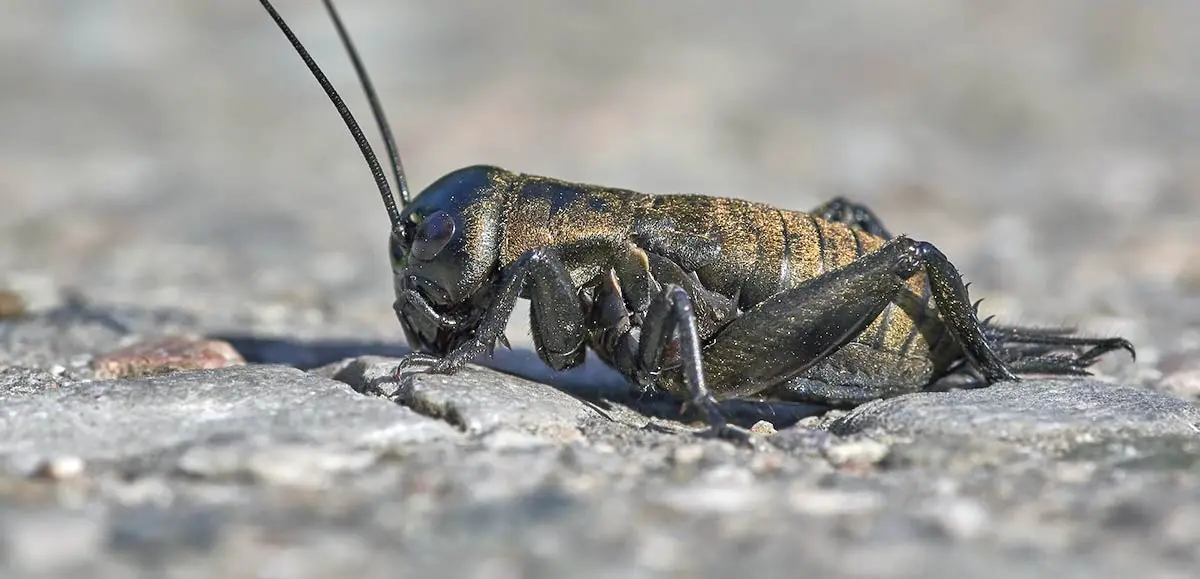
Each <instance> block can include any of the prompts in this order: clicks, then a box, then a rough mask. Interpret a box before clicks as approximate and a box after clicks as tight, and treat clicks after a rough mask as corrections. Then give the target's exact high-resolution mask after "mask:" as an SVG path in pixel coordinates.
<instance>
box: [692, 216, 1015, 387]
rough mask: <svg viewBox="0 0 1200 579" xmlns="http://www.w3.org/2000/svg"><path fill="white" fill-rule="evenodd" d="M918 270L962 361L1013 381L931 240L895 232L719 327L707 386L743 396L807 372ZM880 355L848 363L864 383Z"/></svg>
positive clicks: (878, 371)
mask: <svg viewBox="0 0 1200 579" xmlns="http://www.w3.org/2000/svg"><path fill="white" fill-rule="evenodd" d="M920 272H924V274H925V278H926V279H927V280H928V283H929V288H930V293H931V295H932V297H933V300H934V302H933V303H934V304H936V307H937V311H938V314H939V316H940V317H941V319H942V321H943V323H944V325H945V327H946V330H947V331H948V333H949V334H950V336H951V337H952V338H953V339H954V342H955V344H957V346H958V347H959V348H960V349H961V351H962V352H963V356H964V358H966V359H967V360H968V361H969V362H970V363H971V364H972V366H973V367H975V368H976V369H977V370H978V371H979V372H980V373H982V374H983V376H984V377H985V379H986V380H987V382H988V383H989V384H992V383H996V382H1000V381H1003V380H1015V379H1016V376H1015V375H1014V374H1013V373H1012V372H1011V371H1010V370H1009V369H1008V367H1007V366H1006V365H1005V364H1004V362H1003V361H1002V360H1001V359H1000V358H999V357H998V356H997V355H996V353H995V352H994V351H993V350H992V346H991V343H990V342H988V340H987V339H986V337H985V336H984V334H983V330H982V328H981V326H980V323H979V321H978V319H976V317H975V311H974V308H973V307H972V305H971V303H970V302H969V301H968V299H967V290H966V287H965V286H964V285H963V282H962V279H961V277H960V275H959V273H958V270H957V269H955V268H954V266H953V265H952V264H951V263H950V262H949V260H947V259H946V256H945V255H943V254H942V253H941V251H939V250H938V249H937V248H936V247H934V246H933V245H932V244H929V243H926V242H919V241H914V240H912V239H909V238H907V237H903V236H901V237H897V238H895V239H893V240H891V241H889V242H887V243H886V244H884V245H883V246H882V247H880V248H879V249H877V250H876V251H873V252H871V253H868V254H866V255H864V256H862V257H860V258H858V259H856V260H854V261H852V262H850V263H849V264H847V265H845V266H843V267H841V268H838V269H836V270H833V271H830V272H827V273H824V274H822V275H819V276H817V277H815V278H812V279H810V280H807V281H805V282H804V283H802V284H800V285H799V286H796V287H794V288H790V289H788V290H784V291H781V292H779V293H777V294H775V295H773V296H771V297H770V298H768V299H767V300H765V301H763V302H762V303H759V304H758V305H756V306H755V307H753V308H751V309H750V310H749V311H747V312H744V313H742V315H741V316H739V317H738V318H737V319H736V320H734V321H733V322H731V323H730V324H729V325H728V326H726V327H725V328H724V329H722V330H721V332H720V333H719V334H718V335H717V336H715V337H714V338H713V340H711V342H710V343H709V344H708V345H707V346H706V347H705V351H704V357H705V359H706V360H710V361H720V362H721V363H719V364H710V365H709V368H708V376H709V380H710V384H711V385H712V388H713V389H714V391H715V392H716V393H717V395H718V396H721V397H741V396H751V395H756V394H760V393H766V392H769V390H770V389H772V388H775V387H777V386H779V385H781V384H786V383H788V382H791V381H793V380H795V379H797V378H803V377H809V376H808V372H809V371H810V370H812V369H814V368H817V367H818V366H819V365H820V364H822V363H827V362H825V361H826V360H829V359H831V358H833V357H836V356H839V354H837V352H838V351H840V350H842V349H845V348H846V347H847V346H848V345H850V344H851V343H852V342H854V341H855V339H856V338H857V337H858V336H859V335H860V334H861V333H862V331H863V330H865V329H866V328H867V327H868V326H869V325H870V324H871V322H872V321H874V320H875V319H876V318H877V317H878V316H879V315H880V313H881V312H882V311H883V310H884V308H886V307H887V306H888V305H889V304H891V303H894V302H895V301H896V300H897V299H899V296H900V295H902V292H903V291H907V288H908V280H909V279H911V278H912V277H913V276H915V275H917V274H918V273H920ZM850 347H851V348H854V346H850ZM886 354H887V353H886V352H881V351H880V350H871V351H868V352H865V353H864V356H866V358H865V359H864V360H863V361H862V362H860V363H858V364H855V365H854V366H853V367H854V368H857V369H858V370H859V371H860V373H861V374H863V375H864V376H866V377H868V379H869V380H876V379H883V378H887V377H889V372H890V370H888V369H886V368H885V367H886V365H887V364H886V362H887V360H885V358H886ZM840 355H845V354H840ZM733 362H736V363H733ZM914 368H915V366H914ZM889 382H890V380H889ZM835 383H836V382H835ZM874 386H875V388H874V390H876V391H877V392H876V397H877V396H878V395H886V394H887V392H886V391H885V390H884V388H880V387H879V384H874ZM883 386H885V387H887V386H890V385H889V384H884V385H883ZM900 386H902V387H911V386H912V384H907V383H905V384H901V385H900ZM868 389H871V388H868ZM818 398H819V396H818ZM817 401H819V400H817Z"/></svg>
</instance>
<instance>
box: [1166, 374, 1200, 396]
mask: <svg viewBox="0 0 1200 579" xmlns="http://www.w3.org/2000/svg"><path fill="white" fill-rule="evenodd" d="M1159 384H1160V385H1161V387H1162V389H1163V390H1165V391H1167V392H1168V393H1169V394H1174V395H1175V396H1179V397H1180V398H1186V399H1189V400H1196V399H1200V369H1189V370H1180V371H1178V372H1172V373H1170V374H1167V375H1166V376H1164V377H1163V379H1162V382H1160V383H1159Z"/></svg>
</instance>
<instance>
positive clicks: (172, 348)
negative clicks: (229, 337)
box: [92, 336, 246, 380]
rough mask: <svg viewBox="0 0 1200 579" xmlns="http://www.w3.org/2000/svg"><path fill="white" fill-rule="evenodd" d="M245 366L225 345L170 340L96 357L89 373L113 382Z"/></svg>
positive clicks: (164, 339)
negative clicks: (115, 380) (123, 379)
mask: <svg viewBox="0 0 1200 579" xmlns="http://www.w3.org/2000/svg"><path fill="white" fill-rule="evenodd" d="M245 363H246V360H245V359H244V358H242V355H241V354H239V353H238V351H237V350H235V349H234V348H233V346H231V345H229V343H228V342H223V341H221V340H209V339H204V338H189V337H182V336H172V337H167V338H159V339H154V340H148V341H144V342H138V343H136V344H132V345H129V346H126V347H124V348H120V349H117V350H113V351H112V352H109V353H107V354H103V355H101V356H97V357H96V358H95V359H93V360H92V369H93V370H94V371H95V373H96V378H97V379H100V380H114V379H117V378H136V377H141V376H159V375H162V374H170V373H171V372H179V371H182V370H211V369H214V368H224V367H226V366H240V365H243V364H245Z"/></svg>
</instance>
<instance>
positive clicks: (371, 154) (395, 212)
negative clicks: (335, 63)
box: [259, 0, 400, 229]
mask: <svg viewBox="0 0 1200 579" xmlns="http://www.w3.org/2000/svg"><path fill="white" fill-rule="evenodd" d="M259 1H260V2H261V3H262V5H263V8H266V9H267V13H268V14H270V15H271V19H272V20H274V21H275V24H278V25H279V29H280V30H282V31H283V34H284V36H287V39H288V41H289V42H291V43H292V48H294V49H296V53H297V54H299V55H300V58H302V59H304V64H306V65H308V70H310V71H312V74H313V77H315V78H316V79H317V82H318V83H320V85H321V88H322V89H324V90H325V94H326V95H327V96H328V97H329V100H330V101H331V102H333V106H334V108H336V109H337V111H338V114H339V115H341V116H342V120H343V121H345V123H346V128H347V129H350V135H351V136H353V137H354V142H356V143H358V149H359V150H360V151H362V156H363V159H365V160H366V161H367V166H368V167H370V168H371V175H372V176H373V177H375V185H376V186H377V187H378V188H379V195H380V196H381V197H383V206H384V208H386V209H387V213H388V219H390V220H391V221H392V229H397V228H399V227H400V210H399V209H398V208H397V207H396V199H395V198H394V197H392V188H391V187H389V186H388V181H387V176H386V175H384V173H383V167H381V166H380V165H379V159H378V158H376V157H375V151H374V150H372V149H371V143H369V142H368V141H367V138H366V137H365V136H363V132H362V129H361V128H359V126H358V122H357V121H355V120H354V115H352V114H350V109H348V108H347V107H346V103H345V102H343V101H342V97H341V96H339V95H338V93H337V90H336V89H334V88H333V84H332V83H330V82H329V79H328V78H326V76H325V73H323V72H321V67H319V66H317V63H316V61H314V60H313V58H312V56H310V55H309V54H308V51H307V50H305V49H304V45H303V44H300V40H299V39H298V38H296V35H295V34H292V29H291V28H288V25H287V23H286V22H284V21H283V17H281V16H279V13H278V12H276V11H275V7H274V6H271V2H270V1H269V0H259Z"/></svg>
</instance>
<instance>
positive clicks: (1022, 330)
mask: <svg viewBox="0 0 1200 579" xmlns="http://www.w3.org/2000/svg"><path fill="white" fill-rule="evenodd" d="M983 332H984V335H985V336H986V337H987V339H988V341H990V342H991V343H992V345H993V347H995V348H996V352H997V353H998V354H999V355H1000V357H1001V359H1003V360H1005V362H1006V363H1007V364H1008V365H1009V367H1010V368H1011V369H1012V370H1013V371H1014V372H1017V373H1021V374H1065V375H1083V376H1086V375H1089V374H1091V372H1090V371H1089V370H1088V368H1089V367H1090V366H1091V365H1092V364H1094V363H1096V361H1097V360H1099V359H1100V357H1102V356H1104V355H1105V354H1108V353H1110V352H1114V351H1116V350H1125V351H1127V352H1129V354H1130V356H1132V357H1133V358H1134V359H1135V360H1136V359H1137V353H1136V351H1135V350H1134V348H1133V344H1131V343H1130V342H1129V340H1126V339H1125V338H1120V337H1112V338H1094V337H1089V336H1080V335H1077V334H1076V329H1075V328H1067V327H1046V328H1039V327H1023V326H1007V325H998V324H993V323H991V320H990V319H989V320H986V321H984V322H983Z"/></svg>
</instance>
